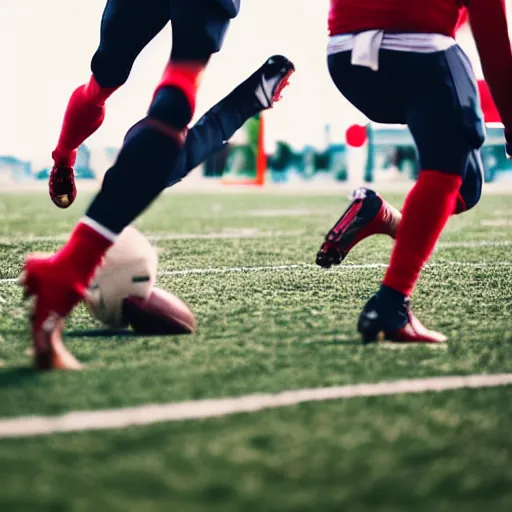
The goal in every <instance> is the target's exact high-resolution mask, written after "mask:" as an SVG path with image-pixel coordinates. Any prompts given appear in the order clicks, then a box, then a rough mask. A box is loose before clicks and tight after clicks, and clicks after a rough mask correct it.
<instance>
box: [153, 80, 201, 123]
mask: <svg viewBox="0 0 512 512" xmlns="http://www.w3.org/2000/svg"><path fill="white" fill-rule="evenodd" d="M148 115H149V117H150V118H152V119H156V120H158V121H160V122H162V123H165V124H166V125H168V126H170V127H172V128H176V129H178V130H183V129H184V128H186V127H187V126H188V124H189V123H190V121H191V120H192V116H193V112H192V106H191V105H190V102H189V100H188V99H187V96H186V95H185V93H184V92H183V91H182V90H181V89H179V88H178V87H173V86H165V87H161V88H160V89H159V90H158V91H157V93H156V94H155V97H154V98H153V101H152V103H151V106H150V107H149V111H148Z"/></svg>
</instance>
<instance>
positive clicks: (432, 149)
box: [407, 46, 485, 178]
mask: <svg viewBox="0 0 512 512" xmlns="http://www.w3.org/2000/svg"><path fill="white" fill-rule="evenodd" d="M416 60H417V70H416V73H415V79H416V82H415V84H414V91H415V93H414V95H413V97H412V99H411V102H410V104H409V107H408V111H407V122H408V125H409V128H410V130H411V132H412V135H413V137H414V139H415V142H416V145H417V148H418V153H419V157H420V164H421V167H422V169H428V170H437V171H444V172H449V173H453V174H459V175H461V176H462V177H463V178H465V176H466V172H467V171H468V169H470V168H471V165H470V157H471V155H472V154H473V153H474V152H475V151H477V150H478V149H479V148H480V147H481V146H482V144H483V142H484V139H485V125H484V122H483V115H482V112H481V109H480V101H479V96H478V88H477V84H476V79H475V77H474V74H473V70H472V68H471V64H470V63H469V60H468V59H467V57H466V56H465V54H464V53H463V52H462V50H461V49H460V48H459V47H458V46H454V47H452V48H451V49H449V50H447V51H445V52H437V53H434V54H416Z"/></svg>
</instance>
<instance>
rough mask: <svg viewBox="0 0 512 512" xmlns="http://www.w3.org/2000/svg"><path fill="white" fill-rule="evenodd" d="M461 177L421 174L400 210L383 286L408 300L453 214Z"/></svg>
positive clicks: (429, 173)
mask: <svg viewBox="0 0 512 512" xmlns="http://www.w3.org/2000/svg"><path fill="white" fill-rule="evenodd" d="M461 184H462V178H461V177H460V176H457V175H455V174H447V173H442V172H438V171H422V172H421V173H420V177H419V179H418V182H417V183H416V185H415V186H414V188H413V189H412V190H411V191H410V192H409V194H408V196H407V198H406V200H405V204H404V208H403V210H402V221H401V222H400V226H399V228H398V232H397V236H396V242H395V246H394V248H393V253H392V254H391V263H390V265H389V268H388V270H387V272H386V276H385V277H384V281H383V284H384V285H385V286H389V287H390V288H393V289H394V290H397V291H399V292H401V293H403V294H404V295H405V296H407V297H409V296H410V295H411V293H412V291H413V289H414V286H415V285H416V282H417V280H418V278H419V275H420V272H421V269H422V267H423V265H424V264H425V263H426V262H427V261H428V259H429V258H430V256H431V254H432V252H433V251H434V248H435V245H436V243H437V241H438V239H439V237H440V235H441V232H442V231H443V229H444V227H445V225H446V223H447V222H448V219H449V218H450V216H451V215H452V214H453V212H454V210H455V206H456V202H457V195H458V193H459V188H460V186H461Z"/></svg>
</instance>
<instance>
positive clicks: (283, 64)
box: [235, 55, 295, 112]
mask: <svg viewBox="0 0 512 512" xmlns="http://www.w3.org/2000/svg"><path fill="white" fill-rule="evenodd" d="M294 72H295V66H294V65H293V63H292V62H291V61H289V60H288V59H287V58H286V57H283V56H282V55H274V56H272V57H270V58H269V59H267V61H266V62H265V64H263V66H261V67H260V68H259V69H258V70H257V71H255V72H254V73H253V74H252V75H251V76H250V77H249V78H247V80H245V81H244V82H242V83H241V84H240V85H239V86H238V87H237V88H236V90H235V91H236V92H240V93H242V94H243V95H244V97H247V96H248V95H249V94H252V95H253V98H254V106H255V107H256V108H257V111H258V112H259V111H261V110H266V109H269V108H272V107H273V106H274V103H276V102H277V101H279V100H280V99H281V92H282V91H283V89H284V88H285V87H286V86H287V85H288V83H289V82H288V80H289V78H290V76H291V75H292V74H293V73H294Z"/></svg>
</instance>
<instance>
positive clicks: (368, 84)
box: [316, 52, 409, 268]
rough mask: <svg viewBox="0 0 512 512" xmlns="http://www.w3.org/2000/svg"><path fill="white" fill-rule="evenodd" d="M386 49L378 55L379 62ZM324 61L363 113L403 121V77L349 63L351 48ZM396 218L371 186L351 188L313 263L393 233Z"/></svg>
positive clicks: (325, 262) (333, 260)
mask: <svg viewBox="0 0 512 512" xmlns="http://www.w3.org/2000/svg"><path fill="white" fill-rule="evenodd" d="M386 53H387V52H383V55H382V59H383V60H384V62H383V64H386V62H385V61H386ZM328 64H329V72H330V74H331V78H332V80H333V82H334V84H335V85H336V86H337V88H338V90H339V91H340V92H341V93H342V94H343V96H345V98H347V99H348V100H349V101H350V102H351V103H352V104H353V105H355V106H356V108H358V109H359V110H361V111H362V112H363V113H364V114H366V116H367V117H369V118H370V119H372V120H373V121H376V122H380V123H402V124H404V123H405V121H406V120H405V112H406V102H407V99H408V97H409V92H408V89H407V81H406V80H404V82H403V83H397V81H396V79H395V75H393V73H388V70H387V69H386V66H383V67H381V69H380V70H379V72H378V73H376V72H374V71H372V70H370V69H368V68H365V67H361V66H353V65H352V63H351V52H340V53H336V54H334V55H330V56H329V59H328ZM368 91H371V94H368ZM400 219H401V214H400V212H399V211H398V210H397V209H396V208H394V207H393V206H392V205H390V204H389V203H387V202H386V201H385V200H384V199H383V198H382V197H381V196H380V195H379V194H377V193H376V192H374V191H373V190H370V189H368V188H359V189H357V190H355V191H354V193H353V197H352V201H351V202H350V204H349V206H348V207H347V209H346V210H345V212H344V213H343V214H342V215H341V217H340V218H339V219H338V220H337V221H336V223H335V224H334V225H333V226H332V228H331V229H330V230H329V231H328V233H327V235H326V236H325V240H324V242H323V243H322V245H321V247H320V250H319V251H318V253H317V256H316V262H317V264H318V265H320V266H321V267H324V268H330V267H331V266H332V265H339V264H340V263H341V262H342V261H343V260H344V259H345V257H346V256H347V255H348V253H349V252H350V251H351V249H352V248H353V247H354V246H355V245H357V244H358V243H359V242H361V241H362V240H364V239H365V238H367V237H369V236H372V235H375V234H385V235H389V236H391V237H394V236H395V234H396V230H397V228H398V225H399V223H400Z"/></svg>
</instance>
